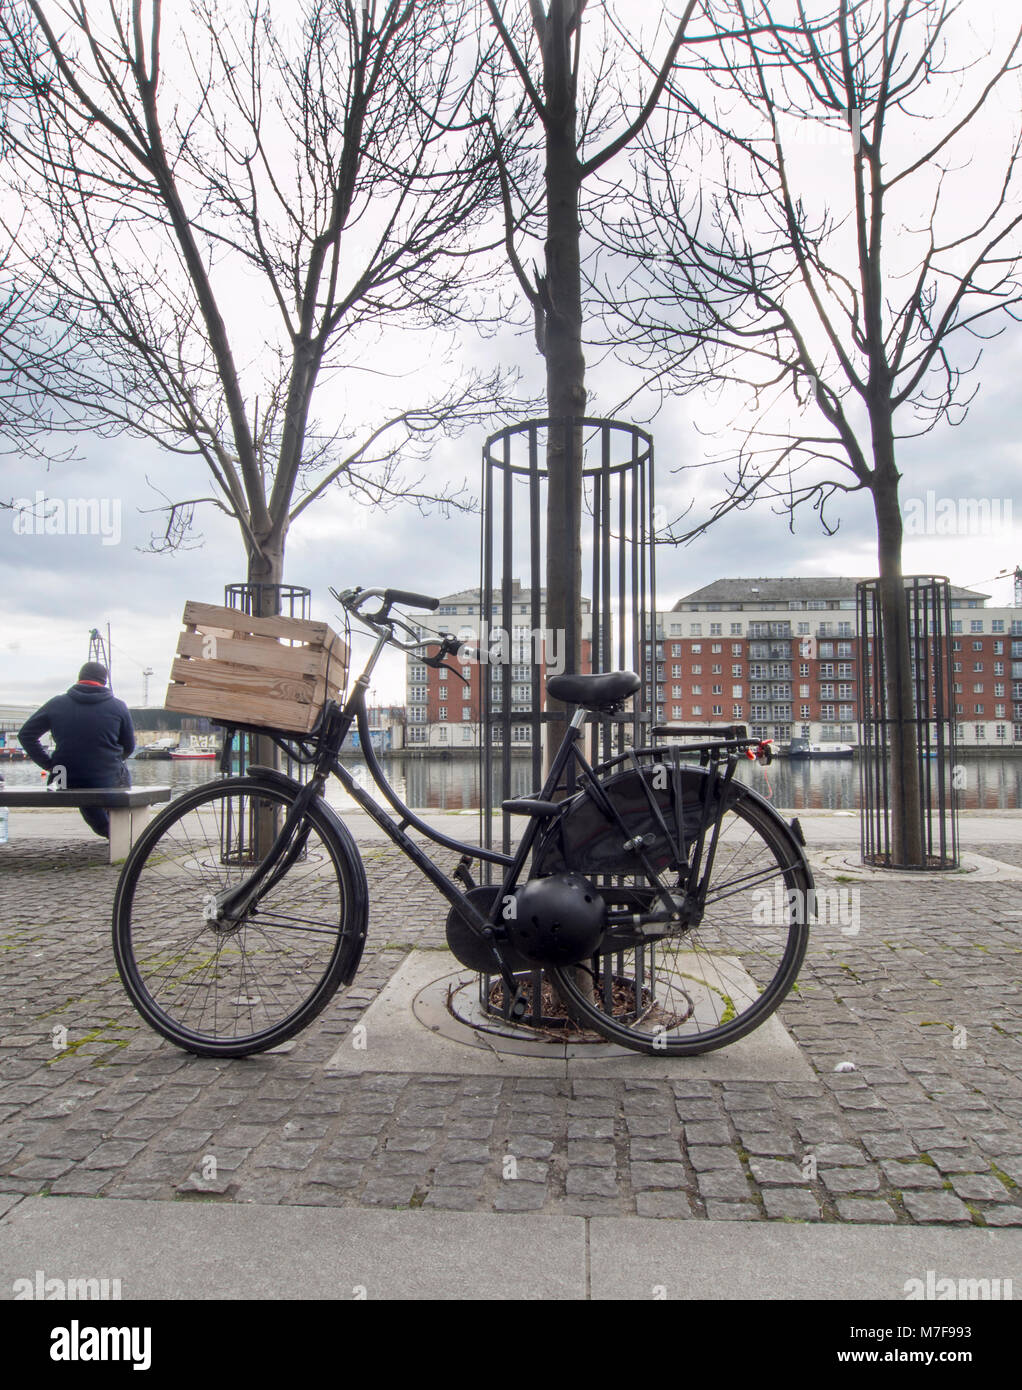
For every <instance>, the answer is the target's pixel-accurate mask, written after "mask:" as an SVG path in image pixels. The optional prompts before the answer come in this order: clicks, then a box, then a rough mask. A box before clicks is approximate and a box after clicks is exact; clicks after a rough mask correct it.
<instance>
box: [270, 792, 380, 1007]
mask: <svg viewBox="0 0 1022 1390" xmlns="http://www.w3.org/2000/svg"><path fill="white" fill-rule="evenodd" d="M247 771H248V772H249V773H251V775H252V776H253V777H259V778H261V779H263V780H265V781H269V782H275V783H276V784H277V785H278V786H279V787H281V788H285V787H286V788H287V789H288V790H289V791H293V792H298V791H301V789H302V788H301V783H300V782H296V781H295V779H294V778H293V777H288V775H287V774H286V773H284V772H278V770H277V769H276V768H273V767H264V766H262V765H253V766H252V767H250V768H248V769H247ZM313 805H314V806H315V808H316V810H317V811H318V812H319V813H320V814H321V815H322V816H323V819H324V820H325V821H326V822H327V824H328V825H329V826H330V830H331V833H332V834H333V838H334V847H335V848H336V850H337V853H338V855H339V856H340V858H341V859H343V860H344V863H345V865H346V866H347V869H348V872H349V874H350V876H351V890H352V902H351V905H350V910H351V913H352V916H353V919H354V922H355V926H356V928H357V930H356V932H355V933H353V935H352V937H351V938H349V944H348V946H347V950H346V953H345V961H344V968H343V971H342V974H341V982H342V983H343V984H346V985H350V984H351V982H352V980H353V979H354V978H355V972H356V971H357V970H358V967H359V964H360V962H361V960H362V952H363V951H364V950H365V944H366V933H367V931H368V927H369V884H368V882H367V880H366V871H365V866H364V865H363V863H362V856H361V855H360V854H359V852H358V845H357V844H356V843H355V839H354V836H353V835H352V833H351V831H350V830H349V829H348V827H347V826H346V825H345V824H344V822H343V821H342V820H341V818H340V816H339V815H338V814H337V812H336V811H335V810H334V809H333V807H332V806H328V805H327V803H326V802H325V801H324V800H323V798H322V797H321V796H318V797H317V798H316V800H315V801H314V802H313Z"/></svg>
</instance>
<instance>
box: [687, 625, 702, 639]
mask: <svg viewBox="0 0 1022 1390" xmlns="http://www.w3.org/2000/svg"><path fill="white" fill-rule="evenodd" d="M688 635H689V636H690V637H702V635H703V625H702V623H689V625H688Z"/></svg>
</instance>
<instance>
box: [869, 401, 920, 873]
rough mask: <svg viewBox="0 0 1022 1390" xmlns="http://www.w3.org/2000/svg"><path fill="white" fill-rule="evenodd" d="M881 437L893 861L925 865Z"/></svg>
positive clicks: (893, 508) (891, 487) (890, 472)
mask: <svg viewBox="0 0 1022 1390" xmlns="http://www.w3.org/2000/svg"><path fill="white" fill-rule="evenodd" d="M879 434H880V438H879V439H876V438H875V446H876V449H877V452H876V454H875V457H876V474H875V481H874V484H873V506H874V510H875V513H876V521H877V551H878V561H879V573H880V608H881V618H882V621H883V660H884V674H885V695H886V699H887V719H888V721H889V722H888V725H887V731H888V749H889V759H890V761H889V766H888V773H889V786H890V797H891V806H890V810H891V862H892V864H895V865H898V866H900V867H922V866H923V864H924V858H923V826H922V807H921V804H920V789H919V767H918V736H917V726H916V724H915V723H914V722H912V721H913V720H914V719H915V717H916V692H915V688H914V685H913V680H912V660H911V652H910V645H909V626H908V603H907V600H906V597H905V582H904V578H903V576H902V570H901V546H902V534H903V527H902V519H901V508H900V506H899V502H898V477H899V475H898V473H897V470H896V469H895V467H894V446H893V436H892V435H891V430H890V422H889V421H888V422H887V427H886V429H885V428H883V427H881V429H880V431H879Z"/></svg>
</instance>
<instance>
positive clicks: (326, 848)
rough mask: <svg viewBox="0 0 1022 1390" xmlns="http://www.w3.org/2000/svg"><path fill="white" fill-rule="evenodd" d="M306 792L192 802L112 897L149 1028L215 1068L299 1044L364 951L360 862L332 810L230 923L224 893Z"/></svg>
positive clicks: (229, 783)
mask: <svg viewBox="0 0 1022 1390" xmlns="http://www.w3.org/2000/svg"><path fill="white" fill-rule="evenodd" d="M297 792H298V787H297V786H296V784H294V783H288V782H287V781H285V780H283V779H282V780H281V781H280V782H279V783H278V782H277V781H275V780H271V779H269V778H265V779H264V778H256V777H234V778H226V779H223V780H221V781H218V782H215V783H212V784H210V785H208V786H204V787H198V788H196V789H195V790H194V791H190V792H187V793H186V794H185V795H184V796H182V797H180V798H178V800H176V801H175V802H173V803H172V805H170V806H168V807H167V809H166V810H165V811H163V812H162V813H161V814H160V815H159V816H158V817H157V818H156V819H155V820H154V821H153V822H152V824H151V825H149V826H148V827H147V828H146V830H145V831H144V832H143V834H142V836H141V837H140V838H139V840H138V842H137V843H136V845H135V847H134V848H133V850H132V852H131V854H130V855H129V856H128V859H127V861H126V863H125V865H124V869H123V871H122V873H121V877H120V881H119V882H118V885H117V894H116V897H115V900H114V916H113V938H114V957H115V959H116V961H117V969H118V971H119V973H120V976H121V980H122V981H123V983H124V987H125V989H126V990H127V992H128V995H129V997H130V999H131V1001H132V1003H133V1004H134V1006H135V1008H136V1009H137V1010H138V1011H139V1013H140V1014H141V1015H142V1017H143V1018H144V1019H145V1020H146V1022H147V1023H149V1024H150V1025H151V1027H153V1028H155V1029H156V1031H157V1032H158V1033H161V1034H162V1035H163V1036H164V1037H165V1038H169V1039H170V1041H171V1042H173V1043H176V1044H177V1046H178V1047H182V1048H184V1049H185V1050H186V1051H189V1052H194V1053H197V1054H199V1055H200V1056H206V1057H242V1056H246V1055H247V1054H249V1053H253V1052H262V1051H265V1050H266V1049H267V1048H270V1047H275V1046H277V1045H278V1044H279V1043H282V1042H284V1041H286V1039H288V1038H290V1037H292V1036H294V1034H295V1033H297V1032H299V1031H300V1030H301V1029H302V1028H304V1027H305V1026H306V1025H307V1024H308V1023H310V1022H311V1021H312V1020H313V1019H314V1018H315V1017H316V1015H317V1014H319V1013H320V1012H321V1011H322V1010H323V1009H324V1008H325V1007H326V1005H327V1004H328V1003H329V1001H330V999H331V998H332V997H333V995H334V994H335V992H336V991H337V988H338V986H339V985H340V984H341V983H344V982H347V981H348V980H350V979H351V977H352V975H353V974H354V971H355V969H356V968H357V965H358V961H359V958H360V957H361V954H362V946H363V944H364V941H365V930H366V917H367V909H366V903H367V891H366V882H365V874H364V871H363V868H362V863H361V860H360V859H359V857H358V853H357V851H356V850H355V848H354V846H353V845H352V844H350V843H348V842H347V841H346V839H345V838H343V835H344V832H343V827H341V828H340V830H339V828H338V825H337V824H336V822H333V821H332V820H331V817H330V815H329V813H328V812H327V811H326V809H325V808H324V807H323V806H322V804H319V805H317V804H316V803H315V802H314V803H313V804H312V805H311V806H310V807H309V810H308V812H307V813H306V817H305V819H304V821H303V822H302V824H301V825H300V826H299V827H297V830H296V835H297V836H298V839H297V840H295V839H294V838H292V840H291V846H292V850H293V854H294V862H293V863H291V864H290V867H287V868H286V870H285V871H284V872H281V871H280V870H279V869H278V870H276V871H274V872H271V874H270V876H269V879H268V885H269V886H268V887H267V889H266V891H265V893H264V894H263V895H262V896H260V898H259V899H258V901H257V902H255V903H254V904H253V905H252V906H251V907H250V908H248V909H247V910H246V911H245V912H244V913H243V914H242V915H241V917H240V918H239V919H238V920H237V921H235V922H222V921H218V920H216V917H217V909H216V903H217V896H218V894H222V893H223V891H224V890H227V889H231V888H235V887H237V886H238V885H240V884H242V883H244V882H245V880H246V879H248V878H249V877H250V876H251V875H252V874H253V873H255V872H256V871H257V870H258V868H259V866H260V865H261V864H262V863H263V861H264V860H265V858H266V856H267V854H268V852H269V849H270V847H271V845H272V844H273V842H274V840H275V837H276V835H277V833H278V831H279V830H280V828H281V827H282V826H283V824H284V818H285V816H286V814H287V811H288V809H289V808H290V806H291V805H292V803H293V801H294V798H295V796H296V794H297Z"/></svg>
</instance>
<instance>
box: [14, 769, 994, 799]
mask: <svg viewBox="0 0 1022 1390" xmlns="http://www.w3.org/2000/svg"><path fill="white" fill-rule="evenodd" d="M345 766H346V767H347V768H348V770H349V771H350V772H351V773H352V775H353V776H358V779H359V781H360V782H361V783H362V785H363V786H365V787H366V788H367V790H373V788H372V783H371V781H370V779H369V774H368V772H367V771H366V770H365V768H364V767H362V765H361V764H358V763H351V762H349V763H346V764H345ZM959 766H960V767H961V768H962V769H963V775H964V787H963V788H962V790H961V792H960V797H961V800H960V802H959V805H960V806H961V808H962V809H963V810H977V809H979V810H1005V809H1008V810H1016V809H1018V807H1019V806H1020V805H1022V757H1004V758H976V757H973V758H970V757H968V756H964V757H962V758H960V759H959ZM130 767H131V776H132V781H133V782H134V783H135V785H136V786H139V787H145V786H157V785H169V786H171V787H172V788H173V789H174V791H175V793H177V792H182V791H186V790H187V789H188V788H189V787H193V786H197V785H199V784H200V783H203V782H208V781H209V780H210V779H211V778H214V777H216V776H217V764H216V763H215V762H213V763H210V762H141V763H140V762H132V763H131V764H130ZM385 767H386V771H387V776H388V777H389V779H390V781H391V783H392V785H393V786H394V789H395V790H396V791H397V794H398V796H400V797H401V799H402V800H403V801H405V802H406V804H407V805H409V806H414V807H418V808H426V809H428V810H432V811H463V810H475V809H477V808H478V806H479V789H480V777H479V763H478V761H477V760H476V759H475V758H446V759H445V758H439V757H438V758H423V757H414V758H412V757H399V756H397V757H393V758H389V759H388V760H387V762H386V764H385ZM0 771H2V772H3V775H4V777H5V778H6V780H7V785H8V786H9V787H19V786H21V787H38V786H42V785H43V780H42V777H41V776H40V772H39V769H38V768H37V767H36V766H35V765H34V764H33V763H30V762H16V763H4V764H3V765H2V767H0ZM735 775H736V776H737V777H739V778H741V780H742V781H744V782H747V783H748V784H749V785H750V786H752V787H755V788H756V790H757V791H759V792H761V793H762V794H763V795H765V796H770V799H771V800H773V801H774V803H775V804H776V805H777V806H781V807H784V808H790V809H792V810H827V811H855V810H857V809H858V806H859V764H858V761H857V760H855V759H851V758H849V759H840V760H835V761H832V762H816V761H813V760H812V759H796V760H794V761H792V760H789V759H787V758H778V759H777V761H776V762H774V763H771V765H770V766H769V767H767V768H764V767H761V766H760V765H759V764H757V763H751V762H746V761H743V762H741V763H739V766H738V771H737V773H736V774H735ZM493 777H494V782H493V785H494V801H495V803H497V804H499V802H500V801H502V800H503V799H504V798H505V797H514V796H528V795H529V793H530V792H532V791H535V790H536V788H535V786H534V784H533V774H532V762H531V759H530V758H529V756H528V755H524V756H518V757H514V758H513V759H512V762H511V782H510V787H509V788H508V790H507V791H505V790H504V788H503V786H502V785H501V782H502V779H501V768H500V764H499V762H498V763H496V764H494V769H493ZM376 795H377V797H378V799H381V800H382V798H380V797H379V794H378V793H376ZM328 800H329V801H330V802H331V804H333V805H336V806H340V807H343V806H348V805H350V804H351V803H350V800H349V798H348V797H347V796H346V794H345V793H344V791H343V789H342V788H341V787H340V784H339V783H337V782H336V781H334V782H332V783H331V785H330V787H329V789H328Z"/></svg>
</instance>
